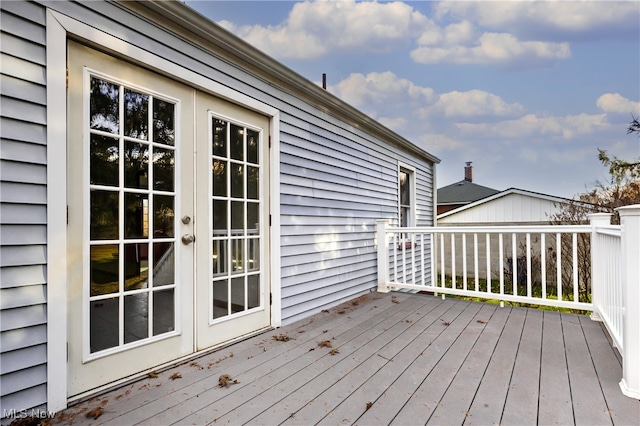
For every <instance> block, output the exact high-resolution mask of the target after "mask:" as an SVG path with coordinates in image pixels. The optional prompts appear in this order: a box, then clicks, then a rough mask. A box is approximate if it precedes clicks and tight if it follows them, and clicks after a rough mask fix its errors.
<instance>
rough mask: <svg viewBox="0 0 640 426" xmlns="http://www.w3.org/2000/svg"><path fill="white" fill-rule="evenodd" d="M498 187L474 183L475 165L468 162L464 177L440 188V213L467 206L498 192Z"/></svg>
mask: <svg viewBox="0 0 640 426" xmlns="http://www.w3.org/2000/svg"><path fill="white" fill-rule="evenodd" d="M498 192H500V191H498V190H497V189H493V188H488V187H486V186H482V185H478V184H477V183H473V166H472V165H471V162H470V161H469V162H467V163H466V165H465V167H464V179H462V180H461V181H460V182H456V183H452V184H451V185H447V186H445V187H442V188H439V189H438V198H437V200H438V213H437V214H441V213H445V212H447V211H449V210H453V209H457V208H459V207H462V206H466V205H467V204H469V203H473V202H474V201H478V200H481V199H483V198H485V197H488V196H490V195H494V194H497V193H498Z"/></svg>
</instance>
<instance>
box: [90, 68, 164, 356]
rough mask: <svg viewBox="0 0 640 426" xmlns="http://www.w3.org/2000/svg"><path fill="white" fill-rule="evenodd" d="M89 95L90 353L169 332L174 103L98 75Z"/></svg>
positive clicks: (124, 345)
mask: <svg viewBox="0 0 640 426" xmlns="http://www.w3.org/2000/svg"><path fill="white" fill-rule="evenodd" d="M89 96H90V97H89V117H88V119H89V123H88V126H89V150H88V151H89V197H88V202H89V206H88V207H89V209H88V213H89V219H88V220H89V238H90V240H89V241H88V249H89V261H90V265H89V287H90V288H89V300H88V303H89V306H88V308H89V342H88V344H89V348H88V352H89V353H90V354H94V353H100V352H102V351H106V350H111V352H112V351H113V350H117V349H118V348H121V347H127V346H128V345H130V344H134V343H137V342H141V341H145V340H150V339H153V338H155V337H156V336H162V335H165V334H166V333H171V332H173V331H175V330H176V318H175V298H176V294H175V290H176V284H175V283H176V278H175V268H176V263H175V262H176V259H175V255H174V249H175V235H176V231H175V209H176V192H175V189H176V188H175V153H176V146H175V123H176V117H175V115H176V103H175V101H172V100H170V99H168V98H162V97H160V96H157V95H154V94H152V93H147V92H145V91H143V90H138V89H135V88H133V87H127V86H126V85H124V84H120V83H118V82H116V81H114V80H113V79H109V78H107V77H102V76H99V75H91V76H90V92H89ZM86 349H87V348H86V347H85V351H86ZM85 353H86V352H85Z"/></svg>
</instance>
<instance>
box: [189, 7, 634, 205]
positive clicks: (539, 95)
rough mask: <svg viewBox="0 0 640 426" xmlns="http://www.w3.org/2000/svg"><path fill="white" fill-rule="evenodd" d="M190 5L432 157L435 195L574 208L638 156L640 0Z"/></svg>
mask: <svg viewBox="0 0 640 426" xmlns="http://www.w3.org/2000/svg"><path fill="white" fill-rule="evenodd" d="M186 4H187V5H188V6H190V7H192V8H193V9H195V10H196V11H198V12H199V13H201V14H202V15H204V16H206V17H207V18H209V19H210V20H212V21H214V22H216V23H218V24H219V25H221V26H222V27H224V28H226V29H227V30H229V31H231V32H232V33H234V34H236V35H237V36H239V37H241V38H242V39H244V40H245V41H247V42H249V43H251V44H252V45H254V46H255V47H256V48H258V49H260V50H262V51H263V52H265V53H267V54H268V55H270V56H271V57H273V58H275V59H276V60H278V61H279V62H281V63H282V64H284V65H285V66H287V67H288V68H290V69H292V70H293V71H295V72H296V73H298V74H300V75H302V76H303V77H305V78H307V79H308V80H310V81H312V82H314V83H316V84H319V85H321V84H322V83H321V82H322V74H323V73H326V74H327V90H329V91H330V92H331V93H333V94H334V95H336V96H337V97H339V98H340V99H342V100H343V101H345V102H347V103H348V104H350V105H352V106H354V107H355V108H357V109H359V110H360V111H362V112H364V113H365V114H367V115H369V116H371V117H372V118H374V119H376V120H377V121H379V122H380V123H382V124H384V125H385V126H387V127H388V128H390V129H391V130H393V131H395V132H396V133H398V134H399V135H401V136H403V137H405V138H406V139H408V140H410V141H411V142H413V143H414V144H416V145H418V146H419V147H421V148H422V149H424V150H426V151H427V152H429V153H431V154H433V155H435V156H437V157H438V158H440V159H441V163H440V164H438V166H437V168H436V170H437V184H438V187H443V186H446V185H449V184H452V183H455V182H458V181H460V180H462V179H463V177H464V174H463V173H464V166H465V162H467V161H471V162H472V163H473V181H474V183H477V184H479V185H484V186H488V187H490V188H494V189H497V190H504V189H508V188H512V187H513V188H520V189H525V190H529V191H534V192H539V193H543V194H548V195H554V196H559V197H567V198H571V197H573V196H575V195H576V194H579V193H583V192H585V191H587V190H589V189H591V188H593V187H594V186H595V185H596V184H597V183H598V182H602V183H606V181H607V177H608V171H607V169H606V168H605V167H604V166H603V165H602V164H601V163H600V162H599V161H598V148H600V149H604V150H607V152H608V153H609V154H612V155H615V156H617V157H619V158H622V159H626V160H632V159H635V158H638V157H640V138H639V137H638V135H634V134H631V135H628V134H627V127H628V125H629V123H630V121H631V120H632V115H633V116H635V117H638V116H640V1H622V2H617V1H581V2H577V1H548V2H545V1H543V2H529V1H473V2H464V1H442V2H440V1H437V2H436V1H404V2H402V1H394V2H386V1H378V2H368V1H367V2H360V1H358V2H355V1H351V0H338V1H324V0H323V1H304V2H296V1H273V0H265V1H222V0H208V1H206V0H197V1H187V2H186Z"/></svg>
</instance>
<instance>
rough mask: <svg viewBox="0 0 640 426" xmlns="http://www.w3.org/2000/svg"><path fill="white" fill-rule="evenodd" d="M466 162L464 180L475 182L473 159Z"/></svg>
mask: <svg viewBox="0 0 640 426" xmlns="http://www.w3.org/2000/svg"><path fill="white" fill-rule="evenodd" d="M466 164H467V165H466V166H465V167H464V180H466V181H467V182H473V167H472V166H471V161H467V162H466Z"/></svg>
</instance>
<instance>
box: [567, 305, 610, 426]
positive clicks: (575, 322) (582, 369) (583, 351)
mask: <svg viewBox="0 0 640 426" xmlns="http://www.w3.org/2000/svg"><path fill="white" fill-rule="evenodd" d="M562 328H563V330H564V339H565V346H566V354H567V366H568V370H569V383H570V385H571V397H572V400H573V410H574V415H575V418H576V423H578V424H586V423H587V422H591V423H592V424H597V425H606V424H611V423H612V421H611V416H610V415H609V412H608V408H607V404H606V402H605V400H604V395H603V394H602V392H601V391H600V383H599V382H598V376H597V374H596V372H595V369H594V367H593V362H592V360H591V354H590V353H589V348H588V347H587V343H586V340H585V337H584V333H583V331H582V327H581V325H580V319H579V318H577V317H576V316H575V315H564V314H563V315H562Z"/></svg>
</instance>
